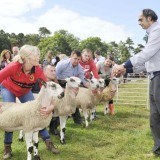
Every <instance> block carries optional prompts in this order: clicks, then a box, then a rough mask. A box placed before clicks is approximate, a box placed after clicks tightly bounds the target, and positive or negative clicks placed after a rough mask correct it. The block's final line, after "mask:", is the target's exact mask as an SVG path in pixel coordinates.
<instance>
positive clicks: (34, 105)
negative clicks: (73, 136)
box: [0, 82, 63, 160]
mask: <svg viewBox="0 0 160 160" xmlns="http://www.w3.org/2000/svg"><path fill="white" fill-rule="evenodd" d="M62 92H63V89H62V87H61V86H60V85H59V84H56V83H54V82H47V83H46V85H45V86H42V88H41V90H40V93H39V94H38V96H37V98H36V99H35V100H33V101H29V102H26V103H10V102H2V103H1V105H2V107H1V110H2V113H0V128H1V129H2V130H4V131H7V132H12V131H15V130H23V131H24V133H25V140H26V144H27V152H28V153H27V160H31V159H32V152H33V149H34V159H36V160H40V156H39V155H38V131H39V130H41V129H43V128H45V127H47V126H48V125H49V123H50V121H51V118H52V113H50V115H49V116H48V117H47V118H43V117H42V116H41V115H40V112H39V109H40V108H41V107H44V106H49V105H51V102H52V101H53V99H54V97H55V98H56V97H57V96H59V95H60V94H61V93H62ZM32 141H33V142H34V145H33V143H32Z"/></svg>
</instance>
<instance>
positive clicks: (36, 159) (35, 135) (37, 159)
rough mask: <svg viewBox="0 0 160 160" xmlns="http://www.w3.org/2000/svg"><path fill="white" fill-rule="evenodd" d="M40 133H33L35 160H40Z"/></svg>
mask: <svg viewBox="0 0 160 160" xmlns="http://www.w3.org/2000/svg"><path fill="white" fill-rule="evenodd" d="M38 141H39V140H38V131H36V132H34V133H33V142H34V145H33V151H34V160H40V157H39V155H38Z"/></svg>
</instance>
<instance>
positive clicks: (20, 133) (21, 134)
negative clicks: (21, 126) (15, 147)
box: [18, 130, 24, 142]
mask: <svg viewBox="0 0 160 160" xmlns="http://www.w3.org/2000/svg"><path fill="white" fill-rule="evenodd" d="M18 140H19V142H23V141H24V139H23V130H20V131H19V137H18Z"/></svg>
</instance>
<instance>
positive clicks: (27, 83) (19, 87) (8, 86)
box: [0, 45, 54, 159]
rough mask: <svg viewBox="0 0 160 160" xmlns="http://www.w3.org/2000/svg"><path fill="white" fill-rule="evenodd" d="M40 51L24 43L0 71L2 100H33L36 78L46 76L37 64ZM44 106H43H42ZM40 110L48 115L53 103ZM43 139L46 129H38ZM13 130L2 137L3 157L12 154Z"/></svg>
mask: <svg viewBox="0 0 160 160" xmlns="http://www.w3.org/2000/svg"><path fill="white" fill-rule="evenodd" d="M39 57H40V51H39V49H38V48H37V47H36V46H30V45H24V46H22V48H21V49H20V51H19V54H18V55H16V56H15V57H14V59H13V62H11V63H10V64H8V65H7V66H6V67H5V68H4V69H3V70H1V71H0V83H1V87H2V90H1V94H2V100H3V102H15V101H16V97H18V99H19V100H20V102H21V103H25V102H27V101H30V100H34V97H33V94H32V92H31V89H32V87H33V86H34V84H35V82H36V80H37V79H41V80H42V81H46V77H45V76H44V74H43V71H42V69H41V67H40V65H39ZM44 107H45V106H44ZM48 107H49V109H46V110H45V109H43V112H41V114H42V116H46V115H48V114H49V113H50V112H51V111H52V110H53V107H54V106H53V105H51V106H47V107H46V108H48ZM40 134H41V136H42V138H43V140H44V141H46V140H48V139H50V136H49V133H48V131H47V130H46V129H43V130H41V131H40ZM12 137H13V132H5V137H4V146H5V149H4V156H3V158H4V159H8V158H10V157H11V156H12V150H11V143H12Z"/></svg>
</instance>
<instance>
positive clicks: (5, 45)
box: [0, 30, 11, 52]
mask: <svg viewBox="0 0 160 160" xmlns="http://www.w3.org/2000/svg"><path fill="white" fill-rule="evenodd" d="M4 49H8V50H11V42H10V40H9V34H8V33H5V32H4V30H0V52H2V50H4Z"/></svg>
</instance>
